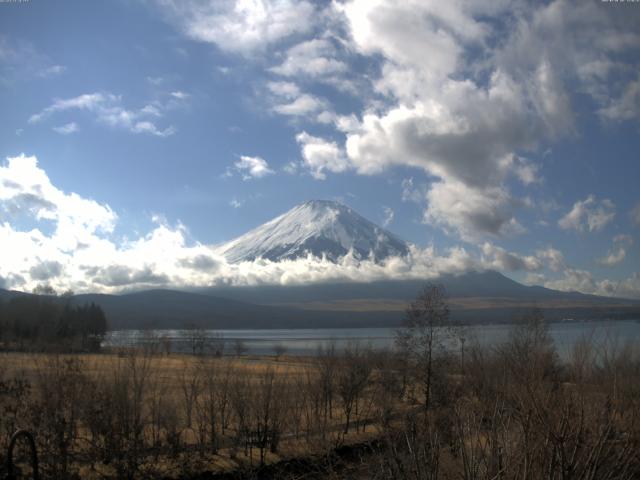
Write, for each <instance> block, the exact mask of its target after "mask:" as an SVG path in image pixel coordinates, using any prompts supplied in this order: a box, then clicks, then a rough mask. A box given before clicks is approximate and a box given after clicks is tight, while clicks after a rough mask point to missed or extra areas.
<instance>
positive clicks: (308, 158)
mask: <svg viewBox="0 0 640 480" xmlns="http://www.w3.org/2000/svg"><path fill="white" fill-rule="evenodd" d="M296 140H297V142H298V144H299V145H300V150H301V154H302V159H303V161H304V165H305V166H306V167H307V168H308V169H309V170H310V172H311V175H312V176H313V177H314V178H316V179H318V180H324V179H325V178H326V174H325V172H326V171H330V172H344V171H345V170H347V169H348V168H349V161H348V160H347V158H346V157H345V155H344V153H343V152H342V151H341V150H340V147H338V144H337V143H336V142H330V141H327V140H325V139H323V138H320V137H314V136H312V135H309V134H308V133H307V132H302V133H299V134H298V135H296Z"/></svg>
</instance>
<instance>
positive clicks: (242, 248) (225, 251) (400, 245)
mask: <svg viewBox="0 0 640 480" xmlns="http://www.w3.org/2000/svg"><path fill="white" fill-rule="evenodd" d="M217 252H218V253H220V254H222V255H224V256H225V257H226V258H227V260H228V261H229V262H232V263H236V262H242V261H251V260H255V259H256V258H264V259H268V260H272V261H276V262H277V261H280V260H286V259H295V258H300V257H306V256H307V255H308V254H312V255H314V256H316V257H323V256H325V257H326V258H327V259H329V260H331V261H336V260H338V259H339V258H340V257H342V256H344V255H346V254H348V253H349V252H352V253H353V255H354V256H355V257H356V258H358V259H366V258H371V259H372V260H374V261H377V262H378V261H381V260H383V259H385V258H387V257H390V256H403V255H406V254H408V252H409V248H408V246H407V244H406V243H405V242H403V241H402V240H400V239H399V238H397V237H396V236H395V235H393V234H392V233H390V232H388V231H387V230H385V229H383V228H381V227H379V226H377V225H375V224H374V223H372V222H370V221H369V220H367V219H365V218H364V217H362V216H360V215H359V214H357V213H356V212H355V211H353V210H352V209H351V208H349V207H347V206H346V205H344V204H342V203H339V202H334V201H329V200H311V201H308V202H305V203H303V204H301V205H298V206H296V207H294V208H292V209H291V210H289V211H288V212H287V213H285V214H283V215H280V216H279V217H277V218H274V219H273V220H271V221H269V222H267V223H265V224H264V225H261V226H259V227H257V228H255V229H253V230H251V231H250V232H248V233H246V234H244V235H242V236H240V237H238V238H236V239H235V240H232V241H230V242H228V243H225V244H224V245H222V246H220V247H218V249H217Z"/></svg>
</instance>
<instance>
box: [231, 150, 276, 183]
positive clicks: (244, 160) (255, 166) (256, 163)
mask: <svg viewBox="0 0 640 480" xmlns="http://www.w3.org/2000/svg"><path fill="white" fill-rule="evenodd" d="M233 166H234V167H235V169H236V170H237V171H238V172H240V173H241V174H242V179H243V180H250V179H252V178H262V177H265V176H267V175H271V174H272V173H274V171H273V170H271V169H270V168H269V164H268V163H267V161H266V160H265V159H263V158H260V157H249V156H246V155H242V156H241V157H240V159H239V160H238V161H237V162H235V163H234V164H233Z"/></svg>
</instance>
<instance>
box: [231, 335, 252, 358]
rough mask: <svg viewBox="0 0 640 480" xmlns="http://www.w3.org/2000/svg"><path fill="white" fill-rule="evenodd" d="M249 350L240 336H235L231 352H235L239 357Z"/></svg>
mask: <svg viewBox="0 0 640 480" xmlns="http://www.w3.org/2000/svg"><path fill="white" fill-rule="evenodd" d="M248 351H249V348H248V347H247V344H246V343H245V342H244V340H242V339H241V338H236V339H235V341H234V342H233V353H235V354H236V357H241V356H243V355H245V354H246V353H247V352H248Z"/></svg>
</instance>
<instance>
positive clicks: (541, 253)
mask: <svg viewBox="0 0 640 480" xmlns="http://www.w3.org/2000/svg"><path fill="white" fill-rule="evenodd" d="M536 256H537V257H538V258H540V259H543V260H545V261H546V262H547V266H548V267H549V268H550V269H551V270H553V271H554V272H559V271H562V270H564V269H565V268H567V263H566V261H565V259H564V255H563V253H562V252H561V251H560V250H557V249H555V248H553V247H547V248H545V249H541V250H538V251H537V252H536Z"/></svg>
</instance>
